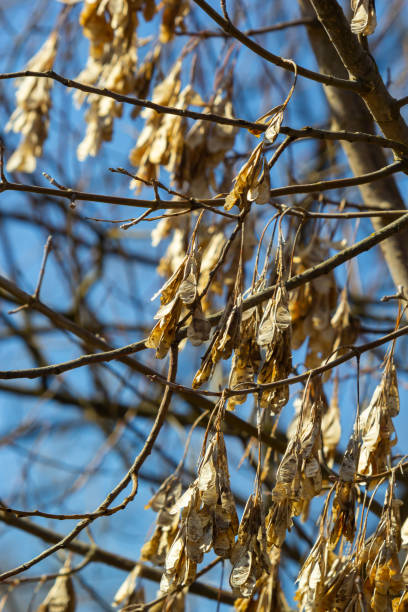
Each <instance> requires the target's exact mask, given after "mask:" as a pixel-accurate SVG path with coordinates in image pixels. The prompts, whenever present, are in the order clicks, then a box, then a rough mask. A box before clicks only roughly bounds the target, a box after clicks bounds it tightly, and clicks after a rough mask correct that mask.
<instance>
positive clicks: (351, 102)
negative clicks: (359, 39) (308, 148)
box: [298, 0, 408, 287]
mask: <svg viewBox="0 0 408 612" xmlns="http://www.w3.org/2000/svg"><path fill="white" fill-rule="evenodd" d="M298 1H299V4H300V6H301V8H302V14H303V16H304V17H309V18H310V17H313V16H314V15H315V12H314V10H313V8H312V7H311V4H310V0H298ZM343 20H344V15H343ZM344 27H345V26H344ZM347 28H349V26H348V25H347ZM308 35H309V39H310V42H311V45H312V48H313V51H314V53H315V55H316V58H317V62H318V64H319V67H320V70H322V71H324V72H328V73H330V74H335V75H336V76H342V77H345V76H347V72H346V70H345V68H344V66H343V63H342V61H341V60H340V58H339V56H338V54H337V52H336V50H335V48H334V47H333V45H332V44H331V43H330V40H329V38H328V36H327V35H326V33H325V31H324V29H323V28H322V27H320V28H319V27H313V28H308ZM349 35H350V36H351V37H352V38H353V40H354V37H353V36H352V35H351V34H350V32H349ZM361 53H363V50H362V49H361ZM324 91H325V94H326V96H327V100H328V103H329V106H330V111H331V120H332V125H331V127H332V128H333V129H335V130H346V131H348V132H350V131H351V132H356V131H363V132H365V133H373V132H374V125H373V120H372V117H371V115H370V112H369V111H368V109H367V107H366V105H365V103H364V101H363V100H362V99H361V98H360V97H359V96H357V95H355V94H353V93H351V92H346V91H344V90H340V89H337V88H336V89H335V88H333V87H325V88H324ZM386 135H387V136H390V135H389V134H386ZM396 139H397V140H399V141H401V140H402V139H401V136H400V134H399V133H398V135H397V137H396ZM404 143H405V140H404ZM343 148H344V150H345V153H346V155H347V158H348V160H349V163H350V166H351V169H352V171H353V173H354V174H355V175H359V174H362V173H365V172H371V171H373V170H375V169H376V168H380V167H381V166H383V165H384V164H385V163H386V158H385V155H384V152H383V151H382V150H381V149H380V148H378V147H372V146H370V144H368V143H364V142H354V143H352V142H347V141H343ZM360 192H361V195H362V197H363V200H364V203H365V206H366V207H367V208H369V209H371V208H377V209H378V208H381V209H389V210H392V209H398V210H400V209H402V208H404V201H403V199H402V197H401V195H400V193H399V190H398V188H397V185H396V183H395V181H394V180H393V178H392V177H388V178H386V179H384V180H381V181H377V182H376V183H372V184H367V185H361V186H360ZM372 223H373V226H374V228H375V230H378V229H380V228H381V227H384V224H385V223H386V221H385V220H382V219H374V218H373V220H372ZM407 236H408V233H407V232H402V233H401V234H398V235H396V236H395V237H392V238H391V239H390V240H387V241H385V242H383V243H381V248H382V251H383V253H384V256H385V259H386V262H387V265H388V268H389V270H390V272H391V275H392V278H393V280H394V283H395V285H396V286H398V285H404V286H405V287H408V265H407V262H408V240H407Z"/></svg>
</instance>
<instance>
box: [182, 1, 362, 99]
mask: <svg viewBox="0 0 408 612" xmlns="http://www.w3.org/2000/svg"><path fill="white" fill-rule="evenodd" d="M194 2H195V4H197V5H198V6H199V7H200V8H202V9H203V11H205V12H206V13H207V15H208V16H209V17H211V19H212V20H213V21H215V23H217V24H218V25H219V26H220V27H221V28H222V29H223V30H224V32H227V34H230V35H231V36H233V37H234V38H236V39H237V40H239V42H241V43H242V44H243V45H245V47H247V48H248V49H251V51H253V52H254V53H256V54H257V55H259V57H262V58H263V59H265V60H267V61H268V62H270V63H271V64H274V65H275V66H279V67H280V68H284V69H285V70H289V71H290V72H295V70H296V72H297V74H300V75H301V76H303V77H306V78H307V79H311V80H312V81H317V82H318V83H323V84H324V85H332V86H333V87H340V88H343V89H348V90H352V91H362V86H361V85H360V84H359V83H356V82H355V81H350V80H348V79H337V78H336V77H333V76H329V75H326V74H319V73H318V72H314V71H313V70H308V69H307V68H303V67H302V66H297V65H296V64H295V62H293V61H292V60H288V59H285V58H283V57H280V56H279V55H275V54H274V53H271V52H270V51H267V50H266V49H264V47H262V46H261V45H258V43H256V42H255V41H253V40H251V39H250V38H248V36H245V34H244V33H243V32H241V31H240V30H238V28H236V27H235V26H234V25H233V24H232V23H231V22H230V21H227V19H224V17H221V15H220V14H219V13H217V11H215V10H214V9H213V8H212V7H211V6H210V5H209V4H208V3H207V2H205V0H194Z"/></svg>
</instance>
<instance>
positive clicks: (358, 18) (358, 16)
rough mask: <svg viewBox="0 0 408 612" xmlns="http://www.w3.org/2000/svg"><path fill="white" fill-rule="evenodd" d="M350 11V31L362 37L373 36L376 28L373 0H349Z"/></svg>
mask: <svg viewBox="0 0 408 612" xmlns="http://www.w3.org/2000/svg"><path fill="white" fill-rule="evenodd" d="M351 10H352V11H353V13H354V14H353V19H352V21H351V31H352V32H353V33H354V34H363V36H369V35H370V34H373V32H374V31H375V28H376V26H377V19H376V15H375V4H374V0H351Z"/></svg>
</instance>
